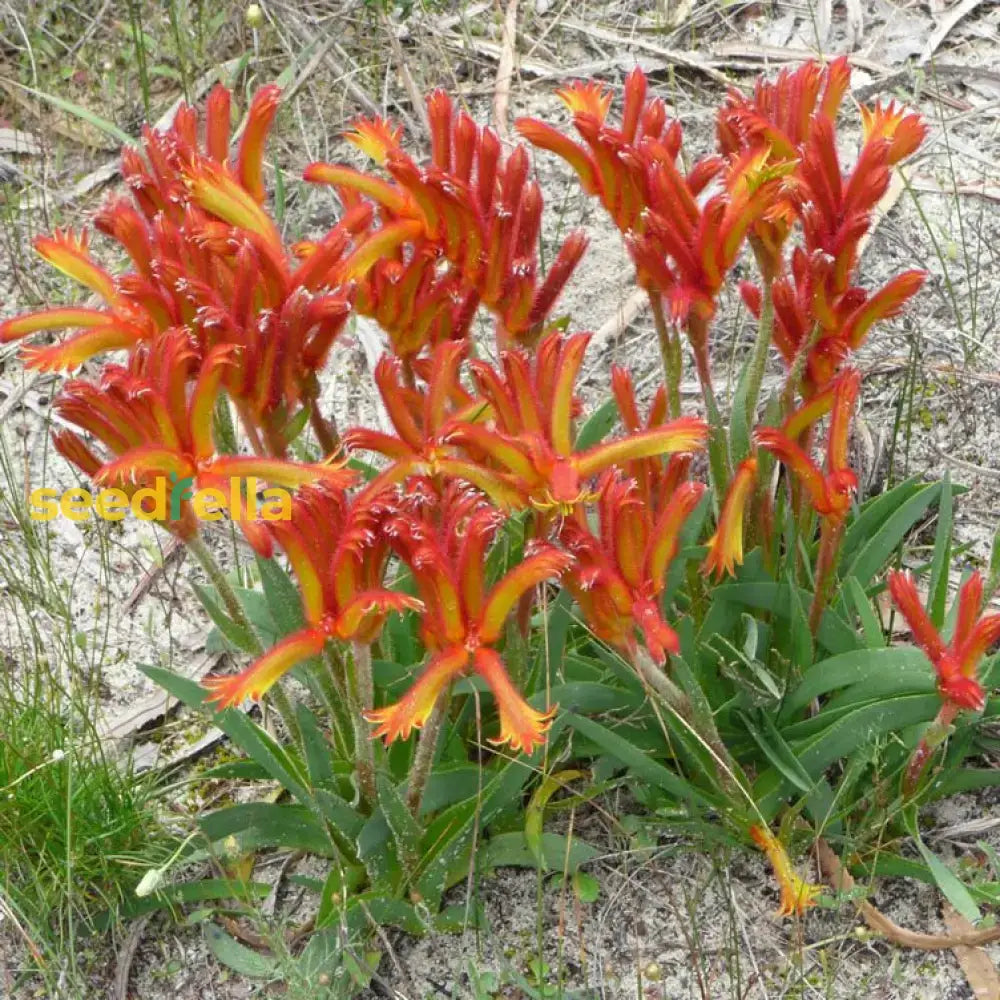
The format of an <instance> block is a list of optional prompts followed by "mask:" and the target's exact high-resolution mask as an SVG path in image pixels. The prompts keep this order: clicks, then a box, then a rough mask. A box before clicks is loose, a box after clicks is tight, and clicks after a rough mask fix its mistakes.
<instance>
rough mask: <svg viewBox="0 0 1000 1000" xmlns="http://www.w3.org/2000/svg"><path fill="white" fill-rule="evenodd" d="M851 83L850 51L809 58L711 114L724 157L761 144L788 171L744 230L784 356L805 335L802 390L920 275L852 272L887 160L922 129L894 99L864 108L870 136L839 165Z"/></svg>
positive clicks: (752, 302)
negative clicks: (838, 133)
mask: <svg viewBox="0 0 1000 1000" xmlns="http://www.w3.org/2000/svg"><path fill="white" fill-rule="evenodd" d="M849 83H850V67H849V65H848V63H847V60H846V58H843V57H842V58H839V59H836V60H834V61H833V62H831V63H829V64H828V65H827V66H825V67H824V66H820V65H819V64H818V63H814V62H813V63H806V64H804V65H803V66H801V67H799V68H798V69H796V70H794V71H783V72H782V73H780V74H779V75H778V78H777V80H776V81H774V82H773V83H768V82H766V81H760V82H759V83H758V84H757V86H756V88H755V91H754V95H753V97H752V98H747V97H744V96H742V95H740V94H738V93H736V92H733V93H731V94H730V96H729V98H728V100H727V103H726V105H725V107H723V108H722V110H721V111H720V112H719V116H718V121H717V130H718V139H719V147H720V149H721V150H722V151H723V152H724V153H725V154H726V156H727V157H729V158H730V160H731V161H735V160H737V159H738V158H740V157H742V156H746V155H747V154H748V153H757V154H762V155H763V156H764V158H765V159H764V163H765V164H770V165H772V166H773V165H776V164H777V165H780V166H781V169H782V171H787V173H786V175H785V176H784V178H783V180H782V182H781V184H780V189H779V192H778V196H777V200H776V201H775V202H774V204H772V205H771V206H770V207H769V208H768V209H767V210H766V211H765V213H764V214H763V215H762V216H761V217H759V218H758V219H756V220H755V221H754V222H753V225H752V227H751V232H750V241H751V243H752V244H753V247H754V251H755V254H756V256H757V262H758V264H759V266H760V268H761V270H762V272H763V275H764V278H765V281H767V282H768V283H770V282H771V281H772V280H774V286H773V295H774V311H775V331H774V333H775V343H776V344H777V346H778V348H779V350H780V351H781V354H782V356H783V357H784V359H785V361H786V362H787V363H788V365H789V367H791V366H792V364H793V363H794V362H795V359H796V357H797V355H798V353H799V351H800V350H802V349H804V348H805V347H806V346H807V345H812V346H811V347H810V350H809V355H808V360H807V364H806V371H805V374H804V376H803V385H802V386H801V389H802V392H803V395H804V396H806V397H808V396H809V395H811V394H812V392H814V391H816V390H819V389H822V388H823V387H824V386H825V385H826V384H827V382H829V381H830V379H832V378H833V377H834V376H835V375H836V373H837V371H838V369H839V366H840V365H841V364H842V363H843V361H844V359H845V358H846V356H847V355H848V353H849V352H850V351H851V350H853V349H855V348H856V347H857V346H858V345H859V344H860V343H861V342H862V341H863V340H864V337H865V335H866V334H867V332H868V329H869V328H870V327H871V325H872V323H874V322H876V321H877V320H879V319H884V318H886V317H888V316H891V315H893V314H894V313H895V311H897V310H898V309H899V308H900V307H901V306H902V304H903V303H904V302H905V301H906V299H908V298H909V297H910V296H911V295H913V294H914V293H915V292H916V291H917V289H918V288H919V287H920V283H921V281H922V280H923V274H922V273H921V272H907V273H906V274H903V275H900V276H899V278H898V279H894V280H893V281H892V282H890V283H889V284H888V285H887V286H886V287H885V288H884V289H882V290H881V291H878V292H876V293H875V294H869V293H868V292H866V291H864V290H863V289H861V288H858V287H856V286H854V285H853V284H852V281H853V275H854V272H855V271H856V269H857V258H858V248H859V245H860V240H861V239H862V237H863V236H864V235H865V233H866V232H867V231H868V229H869V227H870V225H871V221H872V217H873V213H874V210H875V207H876V205H877V203H878V201H879V199H880V198H881V196H882V195H883V194H884V192H885V190H886V188H887V186H888V183H889V171H890V168H891V167H892V166H893V165H894V164H896V163H898V162H900V161H901V160H902V159H904V158H905V157H907V156H909V155H911V154H912V153H913V152H915V151H916V149H917V148H918V147H919V145H920V143H921V142H922V141H923V138H924V135H925V132H926V129H925V127H924V124H923V122H922V121H921V119H920V117H919V115H917V114H914V113H906V112H905V111H904V110H903V109H901V108H897V107H896V106H895V104H891V105H889V107H887V108H882V107H881V106H880V105H876V107H875V108H874V109H866V108H862V110H861V114H862V119H863V122H864V126H865V141H864V144H863V146H862V149H861V152H860V154H859V156H858V160H857V162H856V163H855V165H854V168H853V169H852V170H851V171H850V172H849V173H847V174H845V173H844V172H843V171H842V169H841V166H840V161H839V157H838V154H837V148H836V141H835V131H834V122H835V119H836V114H837V110H838V108H839V107H840V104H841V102H842V100H843V96H844V94H845V93H846V91H847V88H848V86H849ZM795 220H798V221H799V222H801V224H802V229H803V246H802V247H797V248H796V249H795V250H794V251H793V253H792V257H791V268H790V273H789V269H788V268H787V266H786V263H785V261H784V258H783V246H784V244H785V240H786V237H787V235H788V232H789V230H790V226H791V224H792V223H793V222H794V221H795ZM775 279H776V280H775ZM744 297H745V299H746V300H747V304H748V305H749V306H750V308H751V310H752V311H753V312H754V314H755V315H758V316H759V314H760V299H761V293H760V291H759V290H758V289H750V288H745V289H744ZM816 327H818V328H819V337H818V338H815V339H814V331H815V329H816Z"/></svg>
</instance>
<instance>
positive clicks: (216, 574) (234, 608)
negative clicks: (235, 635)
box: [186, 535, 264, 656]
mask: <svg viewBox="0 0 1000 1000" xmlns="http://www.w3.org/2000/svg"><path fill="white" fill-rule="evenodd" d="M186 542H187V547H188V550H189V551H190V552H191V554H192V555H193V556H194V557H195V559H197V560H198V565H199V566H201V568H202V569H203V570H204V571H205V575H206V576H207V577H208V581H209V583H211V584H212V586H213V587H215V590H216V593H217V594H218V595H219V597H220V598H221V600H222V603H223V604H224V605H225V608H226V613H227V614H228V615H229V617H230V618H232V620H233V621H234V622H235V623H236V624H237V625H238V626H239V627H240V628H241V629H243V630H244V631H245V632H246V633H247V635H248V636H249V637H250V640H251V643H252V646H251V652H252V653H253V654H254V655H255V656H260V654H261V653H263V652H264V647H263V646H262V645H261V644H260V640H259V639H258V638H257V633H256V632H255V631H254V629H253V626H252V625H251V624H250V619H249V618H247V616H246V612H245V611H244V610H243V605H242V604H240V599H239V598H238V597H237V596H236V591H235V590H233V588H232V585H231V584H230V583H229V580H228V579H226V574H225V573H224V572H223V571H222V567H221V566H220V565H219V564H218V563H217V562H216V560H215V556H213V555H212V551H211V549H209V547H208V546H207V545H206V544H205V542H204V541H203V540H202V538H201V536H200V535H195V536H194V537H193V538H189V539H187V540H186Z"/></svg>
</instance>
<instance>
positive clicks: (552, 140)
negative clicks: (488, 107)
mask: <svg viewBox="0 0 1000 1000" xmlns="http://www.w3.org/2000/svg"><path fill="white" fill-rule="evenodd" d="M647 89H648V88H647V83H646V76H645V74H644V73H643V72H642V70H640V69H638V68H636V69H635V70H633V71H632V72H631V73H629V75H628V76H627V77H626V80H625V98H624V103H623V107H622V120H621V124H620V127H618V128H613V127H612V126H610V125H608V124H607V116H608V112H609V110H610V108H611V91H609V90H604V89H603V88H602V87H601V86H600V85H599V84H597V83H594V82H579V81H578V82H576V83H571V84H570V85H569V86H567V87H564V88H563V89H562V90H559V91H557V96H558V97H559V98H560V99H561V100H562V102H563V103H564V104H565V105H566V107H567V108H568V109H569V110H570V112H571V113H572V115H573V126H574V128H575V129H576V131H577V134H578V135H579V136H580V138H581V139H582V140H583V144H582V145H581V144H580V143H577V142H574V141H573V140H572V139H570V138H568V137H567V136H565V135H563V133H562V132H559V131H557V130H556V129H554V128H552V126H551V125H547V124H545V123H544V122H540V121H538V120H537V119H535V118H519V119H518V120H517V122H516V123H515V127H516V128H517V130H518V132H519V133H520V134H521V135H522V136H523V137H524V138H525V139H527V140H528V142H530V143H531V144H532V145H533V146H537V147H538V148H539V149H547V150H549V151H550V152H553V153H555V154H556V155H557V156H560V157H562V159H564V160H565V161H566V162H567V163H568V164H569V165H570V166H571V167H572V168H573V169H574V170H575V171H576V173H577V176H578V177H579V178H580V183H581V186H582V187H583V189H584V191H586V192H587V194H591V195H595V196H596V197H598V198H599V199H600V200H601V203H602V204H603V205H604V207H605V209H607V211H608V214H609V215H610V216H611V218H612V219H613V220H614V223H615V225H616V226H617V227H618V228H619V229H620V230H621V232H623V233H626V232H629V231H630V230H636V229H641V228H642V224H643V211H644V209H645V207H646V204H647V177H646V170H647V168H648V164H649V163H650V162H653V161H661V162H669V163H673V162H674V161H675V160H676V159H677V155H678V153H679V152H680V147H681V128H680V124H679V123H678V122H676V121H673V120H671V119H668V118H667V110H666V105H665V104H664V103H663V101H662V100H660V98H658V97H653V98H649V99H647ZM707 179H708V178H706V180H707Z"/></svg>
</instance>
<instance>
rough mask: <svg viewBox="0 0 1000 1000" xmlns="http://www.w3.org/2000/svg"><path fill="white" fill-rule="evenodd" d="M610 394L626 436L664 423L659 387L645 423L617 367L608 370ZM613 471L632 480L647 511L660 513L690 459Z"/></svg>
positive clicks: (642, 462) (637, 463)
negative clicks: (616, 406) (619, 471)
mask: <svg viewBox="0 0 1000 1000" xmlns="http://www.w3.org/2000/svg"><path fill="white" fill-rule="evenodd" d="M611 391H612V393H613V394H614V397H615V402H616V403H617V404H618V414H619V417H620V418H621V422H622V426H623V427H624V428H625V430H626V431H627V432H628V433H629V434H637V433H638V432H639V431H641V430H652V429H653V428H654V427H660V426H662V425H663V424H665V423H666V422H667V393H666V390H665V389H664V387H663V386H662V385H661V386H660V387H659V388H658V389H657V390H656V394H655V395H654V396H653V401H652V404H651V405H650V407H649V413H648V414H647V416H646V420H645V422H644V421H643V420H642V418H641V417H640V416H639V407H638V404H637V402H636V398H635V386H634V384H633V382H632V376H631V375H630V374H629V372H628V371H627V370H626V369H625V368H622V367H621V366H620V365H612V366H611ZM616 468H618V469H620V470H621V471H622V472H624V474H625V475H626V476H627V477H628V478H630V479H633V480H635V484H636V487H637V489H638V491H639V497H640V499H641V500H642V502H643V503H644V504H645V505H646V506H647V507H649V508H650V510H662V508H663V507H664V505H665V504H666V503H668V502H669V500H670V498H671V497H672V496H673V494H674V491H675V490H676V489H678V488H679V487H680V486H681V484H682V483H684V482H686V481H687V479H688V473H689V472H690V469H691V456H690V455H685V454H675V455H671V456H670V459H669V461H668V462H667V463H666V465H664V463H663V462H662V461H661V460H660V459H659V458H643V459H633V460H631V461H627V462H621V463H618V465H617V466H616Z"/></svg>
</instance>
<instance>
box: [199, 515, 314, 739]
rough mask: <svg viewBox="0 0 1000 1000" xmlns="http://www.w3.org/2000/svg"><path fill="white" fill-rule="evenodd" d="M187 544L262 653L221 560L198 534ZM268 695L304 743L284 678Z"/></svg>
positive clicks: (253, 648)
mask: <svg viewBox="0 0 1000 1000" xmlns="http://www.w3.org/2000/svg"><path fill="white" fill-rule="evenodd" d="M187 547H188V550H189V551H190V552H191V554H192V555H193V556H194V557H195V559H197V560H198V564H199V565H200V566H201V568H202V569H203V570H204V571H205V575H206V576H207V577H208V579H209V582H210V583H211V584H212V586H213V587H214V588H215V592H216V593H217V594H218V595H219V597H220V599H221V600H222V603H223V605H225V608H226V613H227V614H228V615H229V617H230V618H232V620H233V621H234V622H235V623H236V625H237V626H239V627H240V628H241V629H242V630H243V631H244V632H245V633H246V634H247V636H248V637H249V639H250V642H251V652H252V653H253V655H254V656H255V657H256V656H260V655H261V654H262V653H263V652H264V647H263V646H262V645H261V642H260V639H258V638H257V633H256V632H255V631H254V627H253V625H251V624H250V619H249V618H247V616H246V612H245V611H244V610H243V605H242V604H240V599H239V598H238V597H237V596H236V591H235V590H233V588H232V585H231V584H230V582H229V580H228V579H227V578H226V574H225V573H224V572H223V571H222V567H221V566H220V565H219V564H218V562H216V560H215V556H213V555H212V552H211V550H210V549H209V547H208V546H207V545H206V544H205V542H204V541H203V540H202V538H201V536H200V535H195V536H194V538H189V539H187ZM266 697H267V699H268V701H270V702H271V703H272V704H273V705H274V707H275V709H276V710H277V712H278V715H279V716H280V717H281V721H282V722H283V723H284V725H285V728H286V729H287V730H288V732H289V733H291V735H292V737H293V739H295V740H296V742H298V743H299V744H301V743H302V730H301V729H300V728H299V720H298V719H297V718H296V716H295V709H294V707H293V705H292V702H291V699H290V698H289V697H288V695H287V694H286V693H285V690H284V688H283V687H282V686H281V681H278V682H277V683H276V684H274V685H273V686H272V687H271V689H270V690H269V691H268V692H267V695H266Z"/></svg>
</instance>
